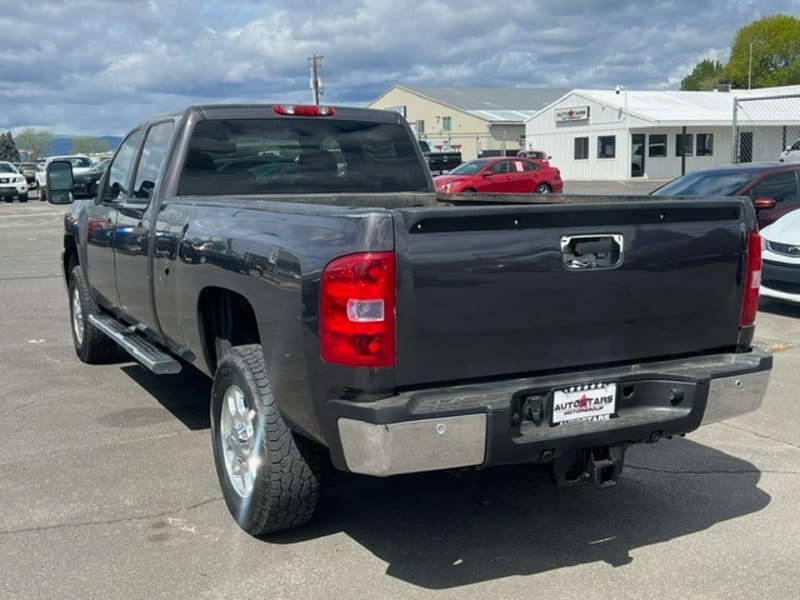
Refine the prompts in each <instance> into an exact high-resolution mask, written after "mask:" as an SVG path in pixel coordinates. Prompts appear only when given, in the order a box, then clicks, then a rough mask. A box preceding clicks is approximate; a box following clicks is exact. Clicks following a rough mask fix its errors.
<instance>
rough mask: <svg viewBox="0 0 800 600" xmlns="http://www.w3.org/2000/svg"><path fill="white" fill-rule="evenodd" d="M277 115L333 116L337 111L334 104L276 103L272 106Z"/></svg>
mask: <svg viewBox="0 0 800 600" xmlns="http://www.w3.org/2000/svg"><path fill="white" fill-rule="evenodd" d="M272 110H274V111H275V114H277V115H296V116H298V117H332V116H333V115H334V114H336V111H335V110H334V109H333V107H332V106H316V105H315V104H276V105H275V106H273V107H272Z"/></svg>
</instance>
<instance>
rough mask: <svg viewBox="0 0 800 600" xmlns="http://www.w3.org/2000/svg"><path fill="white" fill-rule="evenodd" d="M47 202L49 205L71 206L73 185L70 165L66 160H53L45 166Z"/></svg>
mask: <svg viewBox="0 0 800 600" xmlns="http://www.w3.org/2000/svg"><path fill="white" fill-rule="evenodd" d="M46 181H47V192H48V194H47V200H48V201H49V202H50V204H72V201H73V200H74V199H75V198H74V196H73V195H72V187H73V185H74V181H73V177H72V164H71V163H69V162H68V161H66V160H54V161H53V162H51V163H50V164H49V165H47V173H46Z"/></svg>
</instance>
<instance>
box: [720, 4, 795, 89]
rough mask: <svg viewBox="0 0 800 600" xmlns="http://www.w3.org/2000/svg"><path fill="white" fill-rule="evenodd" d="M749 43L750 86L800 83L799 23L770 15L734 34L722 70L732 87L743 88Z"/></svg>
mask: <svg viewBox="0 0 800 600" xmlns="http://www.w3.org/2000/svg"><path fill="white" fill-rule="evenodd" d="M751 44H752V49H753V62H752V81H751V86H752V87H754V88H759V87H773V86H780V85H794V84H800V20H798V19H796V18H795V17H790V16H788V15H771V16H769V17H763V18H761V19H757V20H755V21H753V22H752V23H750V24H749V25H745V26H744V27H742V28H740V29H739V31H737V32H736V37H735V38H734V40H733V45H732V46H731V58H730V60H729V61H728V65H727V66H726V67H725V74H726V75H727V77H728V81H730V82H731V83H732V84H734V85H735V87H738V88H746V87H747V82H748V72H749V69H750V48H751Z"/></svg>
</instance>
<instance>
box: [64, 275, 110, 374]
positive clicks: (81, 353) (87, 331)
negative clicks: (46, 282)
mask: <svg viewBox="0 0 800 600" xmlns="http://www.w3.org/2000/svg"><path fill="white" fill-rule="evenodd" d="M69 312H70V325H71V327H70V329H71V330H72V343H73V346H75V354H77V355H78V358H80V359H81V360H82V361H83V362H85V363H92V364H93V363H102V362H106V361H108V360H109V359H110V358H111V356H112V355H113V353H114V350H115V346H116V344H115V343H114V341H113V340H112V339H111V338H109V337H107V336H106V335H105V334H104V333H103V332H102V331H100V330H99V329H97V328H96V327H95V326H94V325H92V324H91V323H90V322H89V316H91V315H96V314H99V313H100V309H99V308H98V306H97V303H96V302H95V300H94V298H93V297H92V293H91V290H90V289H89V284H88V283H86V279H85V278H84V276H83V271H81V268H80V266H76V267H74V268H73V269H72V273H70V276H69Z"/></svg>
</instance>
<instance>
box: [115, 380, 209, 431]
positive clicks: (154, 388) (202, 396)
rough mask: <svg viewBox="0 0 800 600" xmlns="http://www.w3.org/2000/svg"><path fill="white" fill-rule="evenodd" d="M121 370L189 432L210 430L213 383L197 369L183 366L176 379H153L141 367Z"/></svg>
mask: <svg viewBox="0 0 800 600" xmlns="http://www.w3.org/2000/svg"><path fill="white" fill-rule="evenodd" d="M120 370H121V371H122V372H123V373H125V375H127V376H128V377H130V378H131V379H132V380H133V381H135V382H136V383H137V384H138V385H139V386H140V387H141V388H142V389H143V390H145V391H146V392H147V393H148V394H150V395H151V396H152V397H153V398H155V399H156V400H157V401H158V402H159V404H161V406H163V407H164V408H166V409H167V410H168V411H169V412H171V413H172V414H173V415H174V416H175V417H176V418H177V419H178V420H179V421H180V422H181V423H183V424H184V425H185V426H186V428H187V429H190V430H192V431H196V430H199V429H208V428H209V427H210V426H211V424H210V420H209V419H210V417H209V412H208V406H209V404H208V403H209V398H210V397H211V380H210V379H209V378H208V377H206V376H205V375H203V374H202V373H201V372H200V371H198V370H197V369H195V368H194V367H191V366H188V365H184V367H183V370H182V371H181V372H180V373H178V374H177V375H153V374H152V373H150V372H149V371H147V370H146V369H144V368H143V367H141V366H139V365H138V364H128V365H122V366H120Z"/></svg>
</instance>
